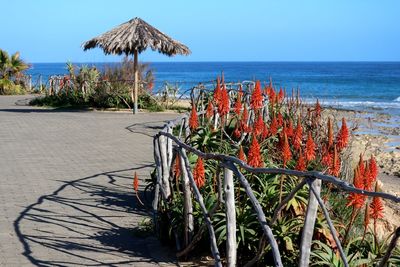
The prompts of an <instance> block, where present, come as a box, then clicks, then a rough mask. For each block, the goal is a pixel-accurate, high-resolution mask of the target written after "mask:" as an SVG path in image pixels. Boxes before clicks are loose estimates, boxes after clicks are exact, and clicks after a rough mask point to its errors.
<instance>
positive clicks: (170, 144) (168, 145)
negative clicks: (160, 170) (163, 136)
mask: <svg viewBox="0 0 400 267" xmlns="http://www.w3.org/2000/svg"><path fill="white" fill-rule="evenodd" d="M167 133H169V134H173V130H172V127H171V126H167ZM167 153H168V167H169V168H171V165H172V156H173V151H172V139H171V138H168V137H167Z"/></svg>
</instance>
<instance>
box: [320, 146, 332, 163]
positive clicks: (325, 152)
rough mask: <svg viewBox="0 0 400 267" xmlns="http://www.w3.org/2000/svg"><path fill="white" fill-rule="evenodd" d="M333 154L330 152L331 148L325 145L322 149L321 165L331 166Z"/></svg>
mask: <svg viewBox="0 0 400 267" xmlns="http://www.w3.org/2000/svg"><path fill="white" fill-rule="evenodd" d="M332 158H333V157H332V154H331V153H330V151H329V148H328V146H327V145H324V146H323V147H322V159H321V163H322V164H323V165H325V166H330V164H331V162H332Z"/></svg>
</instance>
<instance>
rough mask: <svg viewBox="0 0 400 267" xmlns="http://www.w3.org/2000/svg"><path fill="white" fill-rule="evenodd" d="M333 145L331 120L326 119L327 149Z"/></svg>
mask: <svg viewBox="0 0 400 267" xmlns="http://www.w3.org/2000/svg"><path fill="white" fill-rule="evenodd" d="M332 145H333V125H332V121H331V118H328V148H330V147H332Z"/></svg>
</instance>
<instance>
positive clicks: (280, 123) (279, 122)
mask: <svg viewBox="0 0 400 267" xmlns="http://www.w3.org/2000/svg"><path fill="white" fill-rule="evenodd" d="M277 121H278V127H282V126H283V116H282V114H281V113H280V112H279V113H278V118H277Z"/></svg>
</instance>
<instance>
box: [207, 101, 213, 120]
mask: <svg viewBox="0 0 400 267" xmlns="http://www.w3.org/2000/svg"><path fill="white" fill-rule="evenodd" d="M213 115H214V106H213V104H212V102H211V100H209V101H208V105H207V110H206V117H207V119H209V118H211V117H212V116H213Z"/></svg>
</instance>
